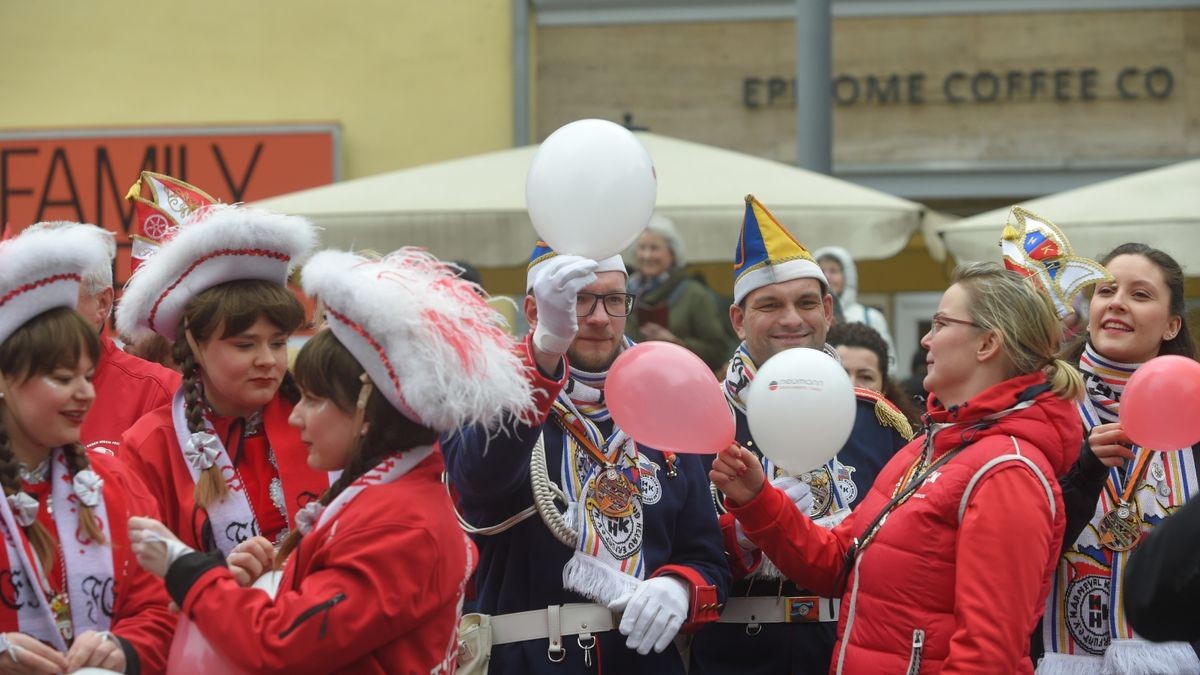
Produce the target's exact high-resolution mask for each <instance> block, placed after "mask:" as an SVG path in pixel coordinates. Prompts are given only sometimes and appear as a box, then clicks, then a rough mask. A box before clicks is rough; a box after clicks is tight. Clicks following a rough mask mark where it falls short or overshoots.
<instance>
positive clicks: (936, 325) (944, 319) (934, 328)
mask: <svg viewBox="0 0 1200 675" xmlns="http://www.w3.org/2000/svg"><path fill="white" fill-rule="evenodd" d="M929 323H930V325H929V334H930V335H936V334H937V332H938V331H940V330H941V329H943V328H947V327H949V326H950V325H952V324H958V325H960V326H970V327H972V328H980V329H982V328H983V326H980V325H979V324H977V323H975V322H974V321H970V320H968V319H955V318H952V317H949V316H946V315H945V314H934V315H933V319H932V320H931V321H930V322H929Z"/></svg>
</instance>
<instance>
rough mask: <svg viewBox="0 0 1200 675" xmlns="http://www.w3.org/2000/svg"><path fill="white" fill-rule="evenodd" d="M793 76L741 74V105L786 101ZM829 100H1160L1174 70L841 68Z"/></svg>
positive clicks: (792, 92)
mask: <svg viewBox="0 0 1200 675" xmlns="http://www.w3.org/2000/svg"><path fill="white" fill-rule="evenodd" d="M795 82H796V81H795V78H784V77H781V76H773V77H746V78H743V79H742V105H744V106H745V107H747V108H751V109H757V108H773V107H792V106H794V105H795V97H796V87H795ZM831 86H832V87H833V101H834V103H836V104H837V105H839V106H856V105H878V106H890V105H922V104H925V103H932V102H943V103H952V104H966V103H1012V102H1029V101H1053V102H1059V103H1063V102H1069V101H1095V100H1098V99H1101V98H1105V99H1115V100H1120V101H1137V100H1147V99H1150V100H1161V99H1166V98H1168V97H1170V96H1171V93H1172V92H1173V91H1174V89H1175V76H1174V74H1173V73H1172V72H1171V70H1170V69H1169V68H1166V67H1165V66H1153V67H1138V66H1127V67H1125V68H1121V69H1120V70H1117V71H1114V72H1112V73H1108V74H1104V73H1101V71H1100V70H1098V69H1096V68H1078V69H1071V68H1059V69H1055V70H1047V69H1041V68H1035V69H1032V70H1007V71H997V70H986V69H984V70H977V71H964V70H955V71H952V72H950V73H948V74H947V75H945V76H944V77H942V78H940V79H938V80H931V79H930V78H929V77H928V76H927V75H926V73H923V72H913V73H889V74H887V75H870V74H869V75H851V74H842V75H838V76H837V77H835V78H834V79H833V82H832V85H831Z"/></svg>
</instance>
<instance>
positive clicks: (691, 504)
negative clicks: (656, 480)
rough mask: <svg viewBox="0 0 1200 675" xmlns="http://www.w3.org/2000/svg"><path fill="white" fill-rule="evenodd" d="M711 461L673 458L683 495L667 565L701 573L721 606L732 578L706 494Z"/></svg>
mask: <svg viewBox="0 0 1200 675" xmlns="http://www.w3.org/2000/svg"><path fill="white" fill-rule="evenodd" d="M712 460H713V458H712V457H711V456H709V455H678V456H677V464H678V466H677V468H678V471H679V474H680V476H679V477H680V478H684V479H685V480H686V481H687V494H686V495H685V497H684V504H683V508H682V509H681V510H680V511H679V513H678V515H677V516H676V521H675V536H674V538H673V541H672V550H671V554H670V557H669V559H668V564H673V565H686V566H688V567H691V568H692V569H694V570H696V571H697V572H699V573H700V574H702V575H703V576H704V578H705V579H708V581H709V583H711V584H712V585H713V586H716V588H717V596H718V598H719V602H722V603H724V602H725V598H726V596H727V594H728V592H729V587H730V585H731V584H732V583H733V578H732V575H731V574H730V572H729V564H728V563H727V562H726V561H725V544H724V540H723V539H722V537H721V528H720V526H719V525H718V524H717V511H716V508H715V507H714V506H713V500H712V493H711V492H710V491H709V483H708V469H709V467H710V466H711V464H712ZM667 480H670V479H667Z"/></svg>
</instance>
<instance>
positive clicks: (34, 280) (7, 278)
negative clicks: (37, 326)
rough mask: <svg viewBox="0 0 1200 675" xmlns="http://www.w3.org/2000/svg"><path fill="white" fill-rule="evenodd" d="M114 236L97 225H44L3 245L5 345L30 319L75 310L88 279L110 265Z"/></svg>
mask: <svg viewBox="0 0 1200 675" xmlns="http://www.w3.org/2000/svg"><path fill="white" fill-rule="evenodd" d="M111 245H112V236H111V235H110V234H108V233H107V232H105V231H104V230H102V229H100V228H98V227H96V226H94V225H82V224H79V225H78V226H77V227H39V228H36V229H27V230H26V231H25V232H22V233H21V234H20V235H18V236H16V237H13V238H11V239H8V240H6V241H4V242H0V344H3V343H4V341H5V340H7V339H8V338H9V336H11V335H12V334H13V333H14V332H15V331H16V330H17V329H18V328H20V327H21V326H23V325H24V324H25V323H26V322H27V321H29V320H30V319H32V318H34V317H36V316H38V315H39V314H42V313H44V312H47V311H49V310H51V309H55V308H57V307H75V305H76V303H78V302H79V285H80V283H81V282H82V281H83V276H84V275H85V274H87V273H88V271H89V270H92V269H94V268H96V267H98V266H100V265H105V264H108V262H109V258H108V251H109V247H110V246H111Z"/></svg>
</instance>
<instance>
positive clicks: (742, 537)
mask: <svg viewBox="0 0 1200 675" xmlns="http://www.w3.org/2000/svg"><path fill="white" fill-rule="evenodd" d="M771 485H774V486H775V487H777V488H779V489H780V490H783V494H785V495H787V496H788V499H791V500H792V503H793V504H795V505H796V508H797V509H800V513H802V514H804V515H806V516H807V515H808V512H809V511H810V510H811V509H812V506H813V495H812V489H811V488H809V487H808V483H805V482H804V481H802V480H800V479H799V478H796V477H795V476H787V475H784V476H779V477H778V478H776V479H774V480H772V481H771ZM733 531H734V534H735V535H736V536H737V543H738V546H741V547H742V549H743V550H746V551H754V550H757V549H758V545H757V544H755V543H754V542H752V541H750V539H749V537H747V536H746V533H745V532H744V531H743V530H742V523H741V522H740V521H734V525H733Z"/></svg>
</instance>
